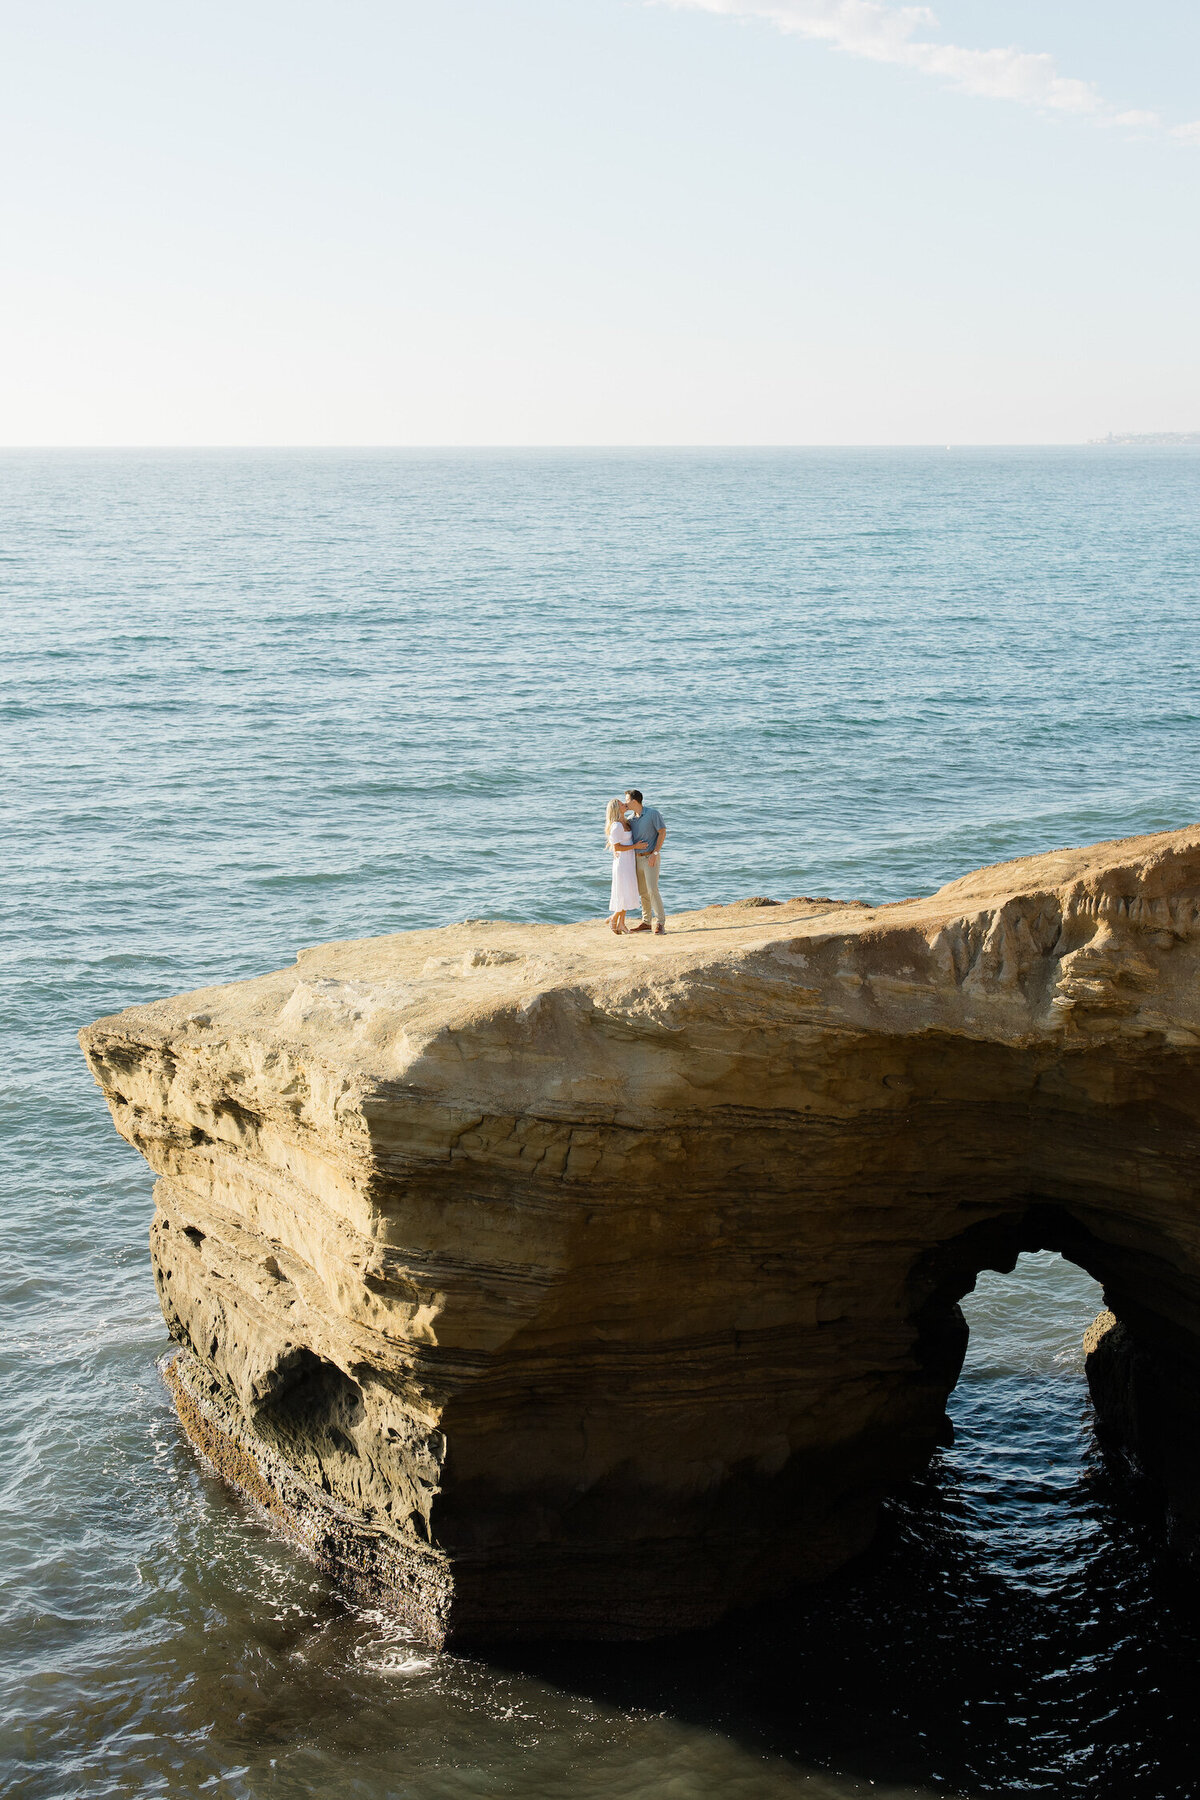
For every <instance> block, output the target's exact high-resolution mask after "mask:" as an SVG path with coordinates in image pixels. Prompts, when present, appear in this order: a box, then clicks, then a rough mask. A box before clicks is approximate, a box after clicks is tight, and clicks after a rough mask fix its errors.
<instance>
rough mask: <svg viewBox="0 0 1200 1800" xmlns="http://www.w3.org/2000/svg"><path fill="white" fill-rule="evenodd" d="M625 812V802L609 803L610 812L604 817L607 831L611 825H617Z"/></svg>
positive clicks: (615, 801)
mask: <svg viewBox="0 0 1200 1800" xmlns="http://www.w3.org/2000/svg"><path fill="white" fill-rule="evenodd" d="M624 810H625V802H624V801H623V800H610V801H609V803H608V811H607V812H606V813H605V815H604V829H605V831H607V830H608V828H609V826H610V825H615V824H616V822H617V820H618V819H619V818H620V816H621V814H622V813H623V812H624Z"/></svg>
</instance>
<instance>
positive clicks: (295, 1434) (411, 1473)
mask: <svg viewBox="0 0 1200 1800" xmlns="http://www.w3.org/2000/svg"><path fill="white" fill-rule="evenodd" d="M1198 938H1200V828H1195V829H1191V830H1187V831H1182V832H1175V833H1169V834H1168V833H1164V834H1161V835H1157V836H1153V837H1144V838H1133V839H1127V840H1124V841H1122V842H1119V843H1113V844H1103V845H1099V846H1096V847H1094V848H1092V849H1086V850H1063V851H1059V852H1055V853H1054V854H1051V855H1047V856H1040V857H1033V858H1026V859H1024V860H1022V861H1018V862H1013V863H1007V864H1003V865H1000V866H998V867H995V868H991V869H985V870H981V871H979V872H978V873H975V874H972V875H968V876H967V877H965V878H964V879H963V880H961V881H958V882H955V883H953V884H952V885H951V886H949V887H946V888H943V889H942V890H941V892H940V893H938V894H936V895H934V896H933V897H932V898H931V899H923V900H913V901H906V902H903V903H901V904H898V905H892V906H883V907H868V906H863V905H861V904H853V903H852V904H845V903H838V902H834V901H828V900H792V901H788V902H786V903H785V904H781V905H768V904H764V903H762V902H755V903H742V904H741V905H733V906H728V907H712V908H710V909H708V910H707V911H705V912H699V913H692V914H686V915H681V916H677V917H675V918H673V919H672V920H671V921H670V933H669V935H668V936H667V937H665V938H662V939H659V938H653V937H650V936H635V937H630V938H614V937H613V936H612V934H611V933H610V932H609V931H607V930H606V929H605V928H604V926H603V925H602V924H599V923H596V922H592V923H588V924H581V925H514V924H508V923H502V922H491V921H468V922H467V923H465V924H463V925H457V926H453V927H449V928H447V929H444V930H439V931H423V932H410V933H405V934H402V935H400V936H395V937H387V938H378V939H371V940H366V941H362V942H358V943H341V944H327V945H323V946H321V947H320V948H317V949H312V950H305V951H302V952H301V954H300V956H299V957H298V959H297V963H296V965H295V966H294V967H292V968H289V969H284V970H281V971H279V972H278V973H276V974H270V975H265V976H263V977H261V978H260V979H258V980H254V981H247V982H239V983H237V984H235V985H232V986H228V987H221V988H211V989H206V990H204V991H202V992H198V993H193V994H189V995H186V996H184V997H182V998H179V999H172V1000H164V1001H160V1002H158V1003H156V1004H154V1005H152V1006H146V1007H138V1008H133V1009H131V1010H129V1011H128V1012H124V1013H120V1014H118V1015H116V1016H115V1017H113V1018H109V1019H103V1020H101V1021H99V1022H98V1023H97V1024H95V1025H93V1026H91V1027H89V1028H88V1029H87V1030H86V1031H85V1032H84V1033H83V1034H82V1040H83V1044H84V1048H85V1051H86V1054H87V1057H88V1061H89V1063H90V1065H91V1068H92V1070H93V1072H94V1073H95V1076H96V1079H97V1080H98V1082H99V1083H100V1085H101V1087H102V1088H103V1090H104V1094H105V1097H106V1099H107V1101H108V1104H109V1106H110V1108H111V1110H112V1114H113V1118H114V1120H115V1122H116V1125H117V1129H118V1130H119V1131H120V1132H121V1133H122V1135H123V1136H124V1137H126V1138H128V1140H129V1141H130V1142H131V1143H132V1144H135V1145H136V1146H137V1148H138V1149H139V1150H140V1151H141V1152H142V1154H143V1155H144V1156H145V1157H146V1159H147V1161H148V1162H149V1163H150V1164H151V1166H152V1167H153V1168H154V1169H155V1171H156V1172H157V1173H158V1175H159V1177H160V1180H159V1182H158V1186H157V1189H156V1194H157V1200H158V1210H157V1212H156V1214H155V1218H154V1223H153V1227H152V1231H151V1242H152V1252H153V1258H154V1267H155V1273H156V1278H157V1281H158V1286H159V1293H160V1295H161V1299H162V1306H163V1311H164V1314H165V1316H166V1319H167V1322H168V1324H169V1326H170V1329H171V1332H172V1335H173V1336H174V1337H175V1338H176V1340H177V1341H178V1343H179V1344H180V1345H181V1346H182V1347H183V1354H182V1355H181V1356H180V1357H179V1358H178V1359H177V1361H176V1362H175V1363H174V1364H173V1365H172V1366H171V1368H170V1370H169V1371H168V1379H169V1382H170V1385H171V1387H172V1390H173V1392H174V1394H175V1398H176V1403H177V1406H178V1408H179V1412H180V1416H181V1418H182V1420H183V1422H184V1424H185V1425H186V1427H187V1429H188V1430H189V1432H190V1433H191V1435H192V1436H193V1437H194V1438H195V1440H196V1441H197V1442H198V1443H199V1444H200V1445H201V1447H202V1448H204V1449H205V1451H206V1452H207V1453H208V1454H209V1455H210V1456H211V1457H212V1459H213V1460H214V1462H215V1463H216V1464H217V1466H218V1467H220V1468H221V1469H222V1470H223V1472H224V1473H225V1474H226V1475H227V1476H228V1477H229V1478H230V1479H231V1480H233V1481H235V1482H236V1483H238V1484H239V1485H240V1486H241V1487H242V1488H244V1489H245V1490H246V1491H247V1492H249V1493H251V1494H252V1495H253V1496H254V1497H255V1498H256V1499H257V1500H259V1501H260V1502H261V1503H262V1504H263V1505H264V1506H266V1507H267V1508H269V1509H270V1510H271V1511H273V1512H274V1513H275V1515H276V1517H277V1518H278V1519H279V1520H280V1521H281V1522H282V1523H283V1524H284V1525H285V1526H286V1528H287V1529H288V1530H289V1531H291V1532H292V1533H293V1535H295V1536H296V1537H298V1538H299V1539H300V1540H301V1541H302V1542H304V1543H305V1544H307V1545H308V1547H309V1548H310V1549H311V1550H312V1551H313V1553H314V1554H316V1555H317V1556H318V1557H320V1558H321V1559H322V1560H323V1561H324V1562H326V1563H327V1564H329V1565H330V1566H333V1567H335V1568H337V1569H339V1570H340V1571H341V1572H342V1574H343V1575H344V1576H345V1577H346V1578H347V1579H348V1580H350V1581H351V1582H352V1583H358V1584H360V1585H362V1586H363V1587H365V1588H367V1589H368V1590H370V1591H372V1592H375V1593H378V1592H380V1591H383V1592H385V1593H386V1594H387V1595H388V1596H389V1597H390V1599H391V1602H392V1604H394V1605H395V1606H396V1607H397V1608H398V1609H399V1610H400V1611H401V1612H402V1613H403V1614H405V1616H406V1617H408V1618H409V1620H410V1621H411V1622H412V1623H413V1625H414V1626H415V1627H416V1628H417V1629H419V1630H420V1631H421V1632H422V1633H423V1634H424V1635H426V1636H428V1637H429V1638H431V1639H433V1640H434V1641H439V1640H441V1639H443V1638H446V1637H457V1638H459V1639H472V1638H487V1637H489V1636H490V1637H504V1636H514V1635H521V1634H552V1633H569V1634H575V1635H597V1636H603V1635H609V1636H622V1635H637V1634H644V1633H653V1632H658V1631H664V1630H667V1629H671V1628H675V1627H679V1626H685V1625H691V1624H698V1623H700V1622H703V1621H706V1620H710V1619H712V1618H714V1617H716V1616H718V1615H720V1614H721V1613H722V1612H723V1611H724V1610H726V1609H728V1608H730V1607H732V1606H735V1605H737V1604H740V1603H743V1602H747V1601H750V1600H752V1599H754V1598H756V1597H758V1596H761V1595H763V1594H764V1593H766V1592H768V1591H772V1590H776V1589H778V1588H780V1587H781V1586H782V1585H784V1584H785V1583H787V1582H789V1581H791V1580H793V1579H797V1578H799V1579H810V1578H814V1577H818V1576H820V1575H822V1574H824V1573H826V1572H828V1571H829V1570H831V1569H833V1568H835V1567H836V1566H837V1565H838V1564H839V1563H841V1562H842V1561H844V1560H845V1559H846V1558H847V1557H848V1556H850V1555H851V1554H852V1553H853V1552H855V1551H857V1550H858V1549H860V1548H861V1547H862V1546H864V1545H865V1544H866V1543H867V1541H868V1540H869V1538H870V1535H871V1532H872V1529H873V1522H874V1516H875V1509H876V1506H877V1503H878V1500H879V1498H880V1496H881V1495H882V1493H883V1492H884V1491H885V1490H886V1489H887V1488H888V1487H889V1486H890V1485H891V1484H893V1483H894V1482H895V1481H896V1480H897V1479H898V1478H900V1477H902V1476H904V1475H905V1474H907V1473H909V1472H911V1471H915V1470H916V1469H918V1468H920V1467H921V1466H922V1465H923V1464H924V1462H925V1461H926V1459H927V1458H928V1456H929V1454H930V1452H931V1450H932V1448H933V1446H934V1444H935V1443H936V1442H937V1440H938V1438H939V1435H940V1434H941V1432H942V1430H943V1407H944V1401H945V1397H946V1394H947V1391H948V1389H949V1388H950V1386H951V1385H952V1384H953V1382H954V1379H955V1377H956V1375H957V1372H958V1368H959V1365H960V1362H961V1357H962V1352H963V1348H964V1342H965V1331H964V1327H963V1324H962V1319H961V1314H960V1313H959V1311H958V1307H957V1304H956V1303H957V1301H958V1299H959V1298H960V1297H961V1296H962V1295H963V1294H964V1293H965V1292H966V1291H967V1290H968V1289H969V1288H970V1287H971V1286H972V1285H973V1283H974V1278H975V1276H976V1274H977V1273H978V1271H979V1270H980V1269H981V1268H982V1267H985V1266H987V1267H1010V1266H1011V1265H1012V1262H1013V1260H1014V1259H1015V1257H1016V1256H1017V1254H1019V1252H1020V1251H1021V1250H1023V1249H1036V1248H1054V1249H1060V1250H1062V1251H1064V1253H1065V1254H1067V1255H1068V1256H1070V1257H1072V1258H1074V1259H1075V1260H1076V1261H1078V1262H1080V1263H1081V1264H1082V1265H1083V1266H1084V1267H1085V1268H1087V1269H1088V1270H1089V1271H1090V1272H1091V1273H1092V1274H1093V1275H1095V1276H1097V1277H1098V1278H1099V1279H1100V1280H1101V1281H1103V1282H1104V1283H1105V1289H1106V1301H1107V1304H1108V1305H1109V1306H1110V1307H1111V1308H1112V1311H1113V1313H1114V1315H1115V1317H1116V1319H1118V1320H1119V1321H1120V1322H1121V1330H1122V1332H1123V1334H1124V1337H1125V1341H1126V1342H1127V1344H1128V1345H1129V1346H1132V1347H1133V1349H1135V1350H1136V1351H1137V1353H1138V1354H1139V1355H1140V1356H1141V1357H1142V1359H1143V1364H1142V1366H1143V1367H1144V1368H1148V1369H1151V1370H1159V1371H1163V1370H1165V1371H1167V1372H1168V1373H1170V1372H1171V1371H1175V1372H1176V1375H1177V1380H1176V1387H1175V1388H1174V1389H1172V1392H1176V1391H1178V1392H1179V1393H1180V1394H1183V1393H1185V1392H1191V1391H1192V1389H1191V1387H1189V1383H1190V1382H1191V1374H1190V1370H1191V1367H1192V1363H1191V1360H1190V1359H1192V1358H1193V1355H1194V1347H1195V1346H1196V1345H1197V1343H1198V1342H1200V1209H1198V1207H1197V1201H1196V1195H1197V1184H1198V1181H1200V1140H1198V1137H1197V1118H1198V1115H1200V1087H1198V1083H1197V1073H1198V1071H1200V988H1198V983H1197V977H1198V974H1200V957H1198V953H1197V941H1198ZM1180 1371H1182V1373H1180ZM1172 1378H1173V1379H1175V1377H1172ZM1128 1388H1129V1383H1128V1382H1126V1389H1128ZM1101 1401H1102V1405H1103V1396H1101ZM1120 1405H1121V1406H1123V1407H1124V1408H1125V1412H1126V1413H1127V1414H1128V1415H1129V1417H1130V1419H1132V1418H1133V1417H1134V1415H1136V1414H1137V1412H1138V1408H1139V1406H1141V1405H1142V1402H1141V1401H1139V1400H1138V1398H1137V1396H1136V1395H1133V1396H1132V1397H1130V1394H1129V1393H1127V1392H1126V1391H1125V1389H1123V1390H1122V1395H1121V1397H1120ZM1114 1406H1116V1402H1114ZM1148 1429H1151V1430H1157V1429H1158V1427H1157V1425H1152V1426H1151V1427H1148ZM1134 1432H1135V1427H1134V1426H1133V1425H1132V1424H1130V1425H1129V1426H1128V1428H1127V1430H1126V1436H1127V1437H1128V1436H1129V1435H1130V1433H1134ZM1172 1479H1175V1481H1176V1486H1177V1487H1178V1486H1179V1479H1178V1478H1176V1477H1175V1476H1173V1477H1172ZM1183 1479H1184V1485H1185V1486H1186V1481H1187V1479H1188V1478H1186V1477H1185V1478H1183ZM1177 1510H1178V1509H1177ZM1186 1510H1187V1509H1186V1506H1184V1508H1183V1512H1186ZM1180 1516H1182V1513H1181V1515H1180Z"/></svg>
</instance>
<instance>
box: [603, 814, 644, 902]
mask: <svg viewBox="0 0 1200 1800" xmlns="http://www.w3.org/2000/svg"><path fill="white" fill-rule="evenodd" d="M608 841H609V843H610V844H632V842H633V836H632V834H631V832H630V830H629V827H628V825H622V824H621V822H620V820H619V819H614V820H613V822H612V824H611V825H610V826H609V828H608ZM612 859H613V878H612V894H611V896H610V898H609V902H608V910H609V912H610V913H615V912H626V911H628V909H629V908H630V907H631V906H637V905H638V904H639V901H638V884H637V866H636V865H637V853H636V852H635V851H633V850H621V851H617V850H614V851H613V853H612Z"/></svg>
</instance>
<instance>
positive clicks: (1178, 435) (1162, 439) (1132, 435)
mask: <svg viewBox="0 0 1200 1800" xmlns="http://www.w3.org/2000/svg"><path fill="white" fill-rule="evenodd" d="M1088 443H1089V444H1114V445H1130V444H1132V445H1135V446H1139V447H1140V446H1142V445H1149V446H1151V447H1154V446H1162V445H1166V446H1168V447H1178V446H1180V445H1185V444H1200V431H1116V432H1113V431H1110V432H1109V434H1108V436H1107V437H1102V438H1089V439H1088Z"/></svg>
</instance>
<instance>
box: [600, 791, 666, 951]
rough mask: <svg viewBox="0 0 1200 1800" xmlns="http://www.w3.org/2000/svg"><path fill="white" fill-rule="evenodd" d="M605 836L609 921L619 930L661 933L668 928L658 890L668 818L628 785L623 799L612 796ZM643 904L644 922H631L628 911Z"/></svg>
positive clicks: (605, 823) (618, 931) (605, 821)
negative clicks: (609, 856)
mask: <svg viewBox="0 0 1200 1800" xmlns="http://www.w3.org/2000/svg"><path fill="white" fill-rule="evenodd" d="M604 825H605V837H606V841H607V843H608V847H609V849H610V850H611V851H612V860H613V875H612V896H611V898H610V900H609V903H608V909H609V921H608V922H609V924H610V925H611V926H612V928H613V930H614V931H615V932H617V933H620V932H623V931H631V930H632V931H649V930H650V920H651V915H653V919H654V930H655V933H656V934H657V936H659V937H661V936H662V935H663V933H664V931H665V930H666V929H667V915H666V913H665V912H664V911H663V903H662V896H661V895H660V893H659V891H658V858H659V852H660V851H661V849H662V845H663V839H664V838H665V837H666V835H667V821H666V820H665V819H664V818H663V816H662V814H661V813H660V812H659V811H658V810H657V809H656V808H655V807H653V806H644V805H643V804H642V796H641V794H640V793H639V791H638V789H637V788H626V790H625V798H624V799H623V800H610V801H609V803H608V811H607V812H606V813H605V815H604ZM639 904H640V906H641V909H642V922H641V924H640V925H634V926H629V925H627V924H626V923H625V914H626V913H627V912H628V911H629V909H630V908H631V907H634V906H638V905H639Z"/></svg>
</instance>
